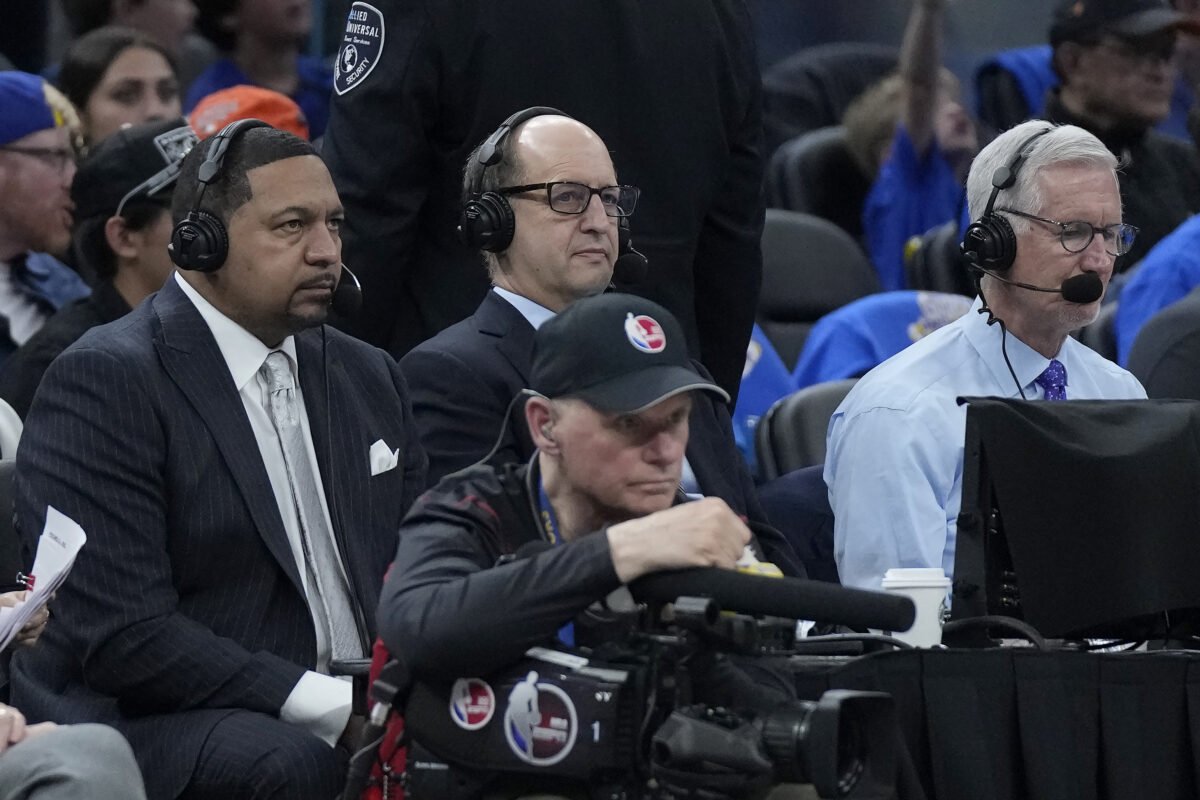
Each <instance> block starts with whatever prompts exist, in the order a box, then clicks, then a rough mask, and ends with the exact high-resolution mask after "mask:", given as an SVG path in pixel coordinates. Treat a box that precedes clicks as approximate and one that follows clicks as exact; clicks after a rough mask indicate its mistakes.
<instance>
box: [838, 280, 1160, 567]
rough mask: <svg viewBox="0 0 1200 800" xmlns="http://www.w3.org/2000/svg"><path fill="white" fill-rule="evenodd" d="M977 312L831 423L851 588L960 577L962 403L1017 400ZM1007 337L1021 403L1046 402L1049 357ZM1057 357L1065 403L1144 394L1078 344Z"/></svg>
mask: <svg viewBox="0 0 1200 800" xmlns="http://www.w3.org/2000/svg"><path fill="white" fill-rule="evenodd" d="M980 306H981V303H980V301H979V299H978V298H976V300H975V302H974V303H973V304H972V306H971V310H970V311H968V312H967V313H966V314H965V315H964V316H962V317H961V318H959V319H958V320H956V321H954V322H952V323H950V324H949V325H946V326H945V327H943V328H941V329H940V330H937V331H934V332H933V333H931V334H929V335H928V336H926V337H925V338H924V339H922V340H920V341H919V342H916V343H914V344H913V345H912V346H910V347H908V348H906V349H904V350H902V351H901V352H900V353H898V354H897V355H895V356H893V357H892V358H890V359H888V360H887V361H885V362H883V363H882V364H880V365H879V366H878V367H876V368H875V369H873V370H871V371H870V372H869V373H867V374H866V375H865V376H864V377H863V378H862V379H861V380H860V381H859V382H858V383H857V384H856V385H855V387H854V389H853V390H851V392H850V394H849V395H847V397H846V399H845V400H844V401H843V402H842V404H841V405H840V406H839V407H838V409H837V410H836V411H835V412H834V414H833V417H832V419H830V421H829V432H828V434H827V435H826V445H827V448H828V453H827V456H826V461H825V483H826V485H827V486H828V487H829V502H830V504H831V505H832V506H833V514H834V556H835V558H836V559H837V565H838V572H839V574H840V576H841V579H842V583H843V584H844V585H846V586H854V587H858V588H862V589H876V590H878V589H879V588H880V581H881V580H882V579H883V576H884V573H885V572H887V570H889V569H892V568H894V567H938V566H940V567H942V569H944V570H945V571H946V574H947V575H952V574H953V571H954V539H955V533H956V527H957V519H958V510H959V504H960V502H961V499H962V498H961V496H962V471H963V438H964V435H965V433H966V422H967V411H966V406H960V405H958V403H957V402H956V398H958V397H977V396H990V397H1019V396H1020V394H1019V392H1018V390H1017V384H1016V383H1014V382H1013V378H1012V376H1011V375H1010V374H1009V371H1008V367H1007V366H1005V363H1004V358H1003V356H1002V355H1001V350H1000V344H1001V342H1000V338H1001V333H1000V326H999V325H992V326H988V324H987V316H986V315H984V314H979V313H977V312H978V310H979V308H980ZM1007 339H1008V343H1007V348H1008V357H1009V360H1010V361H1011V362H1012V366H1013V370H1014V371H1015V372H1016V375H1017V381H1018V382H1019V383H1020V385H1021V387H1022V388H1023V389H1024V392H1025V397H1026V398H1027V399H1030V400H1034V399H1043V396H1044V393H1043V391H1042V389H1041V387H1039V386H1038V385H1037V384H1036V383H1034V379H1035V378H1037V377H1038V376H1039V375H1040V374H1041V373H1042V371H1043V370H1044V369H1046V367H1047V366H1049V364H1050V359H1048V358H1046V357H1044V356H1042V355H1040V354H1039V353H1037V352H1036V351H1034V350H1032V349H1031V348H1029V347H1028V346H1027V345H1025V344H1024V343H1023V342H1021V341H1020V340H1019V339H1017V338H1016V337H1015V336H1012V335H1011V334H1010V335H1009V336H1008V337H1007ZM1057 358H1058V360H1059V361H1061V362H1062V363H1063V365H1064V366H1065V367H1066V370H1067V387H1066V392H1067V398H1068V399H1075V400H1088V399H1111V400H1128V399H1139V398H1145V396H1146V391H1145V389H1143V388H1142V385H1141V384H1140V383H1138V380H1137V378H1135V377H1134V376H1133V375H1131V374H1130V373H1128V372H1126V371H1125V370H1123V369H1121V368H1120V367H1118V366H1117V365H1116V364H1114V363H1112V362H1111V361H1108V360H1107V359H1105V358H1103V357H1102V356H1100V355H1098V354H1097V353H1095V352H1094V351H1092V350H1090V349H1088V348H1087V347H1085V346H1084V345H1081V344H1080V343H1079V342H1077V341H1075V340H1074V339H1072V338H1068V339H1067V340H1066V341H1065V342H1064V343H1063V346H1062V348H1061V349H1060V350H1059V352H1058V355H1057ZM1030 457H1031V458H1032V457H1033V454H1030Z"/></svg>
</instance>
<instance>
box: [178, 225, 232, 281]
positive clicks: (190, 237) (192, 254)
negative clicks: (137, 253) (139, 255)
mask: <svg viewBox="0 0 1200 800" xmlns="http://www.w3.org/2000/svg"><path fill="white" fill-rule="evenodd" d="M168 250H169V251H170V253H171V261H173V262H174V263H175V266H177V267H179V268H180V269H191V270H196V271H198V272H214V271H216V270H218V269H220V268H221V265H222V264H224V263H225V257H226V256H227V255H228V254H229V235H228V233H227V232H226V231H225V225H224V223H222V222H221V220H220V219H218V218H217V217H216V216H214V215H213V214H210V213H208V212H207V211H199V210H196V211H189V212H188V215H187V216H186V217H185V218H184V219H182V220H180V221H179V222H178V223H177V224H176V225H175V228H174V229H173V230H172V231H171V245H170V247H169V248H168Z"/></svg>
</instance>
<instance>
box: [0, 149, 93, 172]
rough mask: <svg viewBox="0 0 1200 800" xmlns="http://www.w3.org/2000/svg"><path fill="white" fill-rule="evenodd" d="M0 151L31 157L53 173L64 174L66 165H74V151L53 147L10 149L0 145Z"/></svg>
mask: <svg viewBox="0 0 1200 800" xmlns="http://www.w3.org/2000/svg"><path fill="white" fill-rule="evenodd" d="M0 150H7V151H8V152H10V153H20V154H22V155H26V156H32V157H34V158H36V159H37V160H39V161H41V162H42V163H43V164H46V165H47V166H49V167H50V168H51V169H53V170H54V171H55V172H64V171H66V169H67V165H68V164H74V163H75V151H74V150H65V149H57V148H53V147H12V146H11V145H0Z"/></svg>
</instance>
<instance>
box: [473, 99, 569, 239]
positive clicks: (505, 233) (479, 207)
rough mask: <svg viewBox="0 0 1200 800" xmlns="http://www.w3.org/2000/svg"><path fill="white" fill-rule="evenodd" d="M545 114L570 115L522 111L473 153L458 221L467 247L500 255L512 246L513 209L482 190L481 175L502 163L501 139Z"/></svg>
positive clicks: (500, 197) (543, 108)
mask: <svg viewBox="0 0 1200 800" xmlns="http://www.w3.org/2000/svg"><path fill="white" fill-rule="evenodd" d="M546 115H554V116H560V117H568V118H570V116H571V115H570V114H564V113H563V112H561V111H559V110H558V109H557V108H550V107H549V106H533V107H532V108H526V109H523V110H521V111H518V112H517V113H515V114H513V115H512V116H511V117H509V118H508V119H506V120H504V122H502V123H500V127H499V128H496V130H495V131H493V132H492V135H491V136H489V137H488V138H487V139H486V140H484V142H483V144H481V145H480V146H479V149H478V150H476V151H475V158H474V160H473V161H472V163H471V164H470V165H469V166H468V167H467V169H468V171H470V170H474V171H475V172H474V176H473V178H472V180H471V186H470V188H469V191H468V195H469V196H468V197H467V201H466V203H464V204H463V208H462V213H461V214H460V215H459V218H458V238H459V241H461V242H462V243H463V244H465V245H466V246H467V247H470V248H472V249H474V250H486V251H487V252H489V253H500V252H503V251H504V250H506V249H508V246H509V245H510V244H512V240H513V233H515V231H516V222H517V221H516V217H515V216H514V215H513V210H512V206H511V205H509V202H508V198H507V197H505V196H504V195H502V194H500V193H499V192H485V191H483V174H484V172H486V171H487V168H488V167H492V166H495V165H496V164H499V163H500V162H501V161H503V160H504V149H503V145H504V140H505V139H507V138H508V135H509V133H511V132H512V130H513V129H514V128H516V127H517V126H518V125H520V124H521V123H522V122H526V121H528V120H531V119H533V118H534V117H541V116H546Z"/></svg>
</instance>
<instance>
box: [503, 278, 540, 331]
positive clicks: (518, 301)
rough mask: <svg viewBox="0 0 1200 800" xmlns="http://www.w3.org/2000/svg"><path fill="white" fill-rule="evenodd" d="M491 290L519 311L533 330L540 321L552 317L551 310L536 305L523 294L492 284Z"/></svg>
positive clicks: (538, 326)
mask: <svg viewBox="0 0 1200 800" xmlns="http://www.w3.org/2000/svg"><path fill="white" fill-rule="evenodd" d="M492 291H493V292H495V293H496V294H498V295H500V296H501V297H503V298H504V299H505V300H507V301H508V302H509V303H510V304H511V305H512V307H513V308H515V309H516V310H517V311H518V312H520V314H521V316H522V317H524V318H525V321H526V322H528V323H529V324H530V325H532V326H533V329H534V330H535V331H536V330H537V329H538V328H540V327H542V323H544V322H546V321H547V320H549V319H553V318H554V312H553V311H551V310H550V309H548V308H546V307H545V306H540V305H538V304H537V303H535V302H533V301H532V300H530V299H529V298H528V297H525V296H524V295H519V294H517V293H516V292H510V291H509V290H508V289H502V288H500V287H499V286H493V287H492Z"/></svg>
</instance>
